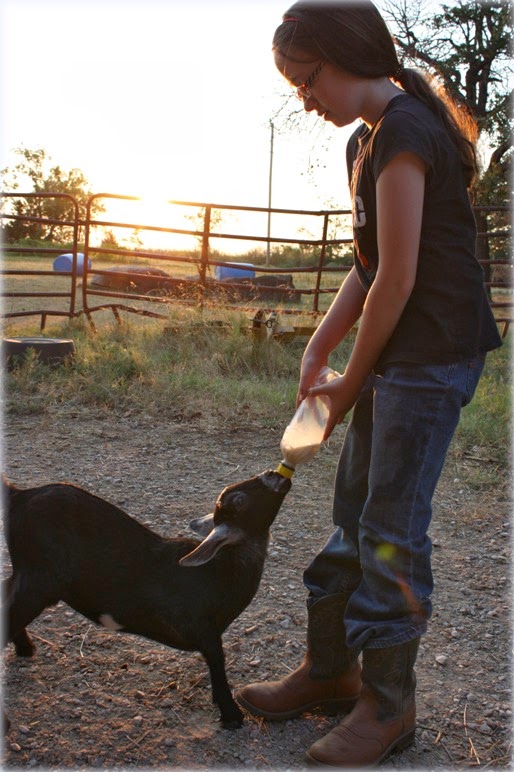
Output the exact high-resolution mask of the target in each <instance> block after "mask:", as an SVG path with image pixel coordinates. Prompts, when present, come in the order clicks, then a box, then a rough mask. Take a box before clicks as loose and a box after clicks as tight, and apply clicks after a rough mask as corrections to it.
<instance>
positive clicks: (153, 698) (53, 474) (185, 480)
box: [2, 406, 512, 769]
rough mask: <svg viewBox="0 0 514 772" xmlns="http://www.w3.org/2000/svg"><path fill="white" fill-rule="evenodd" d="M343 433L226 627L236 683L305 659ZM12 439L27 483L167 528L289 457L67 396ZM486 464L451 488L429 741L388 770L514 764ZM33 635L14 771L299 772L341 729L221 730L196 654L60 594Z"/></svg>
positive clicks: (259, 443) (263, 433) (468, 465)
mask: <svg viewBox="0 0 514 772" xmlns="http://www.w3.org/2000/svg"><path fill="white" fill-rule="evenodd" d="M342 431H343V430H342V429H338V430H337V431H336V433H335V434H336V435H337V436H336V437H335V439H333V440H331V442H330V443H329V444H328V446H327V447H323V448H322V449H321V451H320V453H319V454H318V456H317V457H316V459H314V460H313V461H312V462H310V464H308V465H306V466H304V467H302V468H300V469H299V471H298V473H297V475H296V479H295V480H294V484H293V488H292V490H291V492H290V493H289V495H288V496H287V498H286V500H285V502H284V505H283V507H282V509H281V511H280V513H279V515H278V518H277V520H276V523H275V526H274V528H273V537H272V542H271V544H270V548H269V554H268V559H267V562H266V565H265V570H264V574H263V578H262V582H261V586H260V588H259V591H258V593H257V595H256V597H255V599H254V600H253V602H252V603H251V604H250V606H249V607H248V608H247V609H246V610H245V611H244V612H243V614H242V615H241V616H240V617H239V618H238V619H237V620H236V621H235V622H234V623H233V625H232V626H231V627H230V628H229V629H228V631H227V632H226V634H225V636H224V642H225V650H226V658H227V673H228V677H229V681H230V683H231V684H232V686H233V687H239V686H242V685H243V684H245V683H248V682H250V681H255V680H265V679H270V678H275V677H280V676H282V675H284V674H285V673H287V672H288V671H289V670H290V669H294V668H295V667H296V665H297V664H298V663H299V662H300V660H301V659H302V656H303V652H304V646H305V626H306V611H305V594H304V590H303V587H302V582H301V577H302V570H303V567H304V566H305V565H306V564H307V562H308V561H309V560H310V559H311V557H312V556H313V555H314V554H315V553H316V552H317V550H318V549H319V548H320V547H321V546H322V544H323V543H324V541H325V539H326V538H327V536H328V535H329V533H330V531H331V522H330V505H331V489H332V477H333V473H334V468H335V463H336V459H337V455H338V450H339V446H340V440H341V436H342ZM4 433H5V461H4V466H5V468H6V473H7V475H8V477H9V478H10V479H11V480H12V481H13V482H15V483H16V484H18V485H20V486H31V485H36V484H42V483H47V482H56V481H60V480H67V481H69V482H74V483H76V484H78V485H81V486H83V487H85V488H87V489H88V490H90V491H92V492H94V493H96V494H98V495H100V496H103V497H105V498H107V499H109V500H110V501H112V502H113V503H115V504H117V505H118V506H121V507H122V508H124V509H125V510H126V511H128V512H129V513H130V514H131V515H133V516H134V517H136V518H137V519H139V520H141V521H142V522H145V523H146V524H148V525H150V526H151V527H152V528H154V529H155V530H157V531H158V532H160V533H162V534H163V535H168V536H175V535H179V534H186V533H188V528H187V525H188V522H189V520H190V519H191V518H192V517H196V516H199V515H203V514H207V512H209V511H211V509H212V506H213V504H214V501H215V499H216V498H217V496H218V494H219V492H220V491H221V490H222V488H224V487H225V485H228V484H230V483H232V482H236V481H238V480H242V479H245V478H246V477H250V476H252V475H254V474H256V473H258V472H260V471H262V470H263V469H266V468H268V467H271V466H274V465H275V464H276V463H277V461H278V460H280V459H279V451H278V446H279V441H280V436H279V435H278V434H277V433H276V432H274V431H272V430H270V429H263V428H262V427H261V426H259V425H257V424H256V425H251V424H249V423H248V420H247V419H246V418H245V416H244V414H241V415H238V414H237V413H236V414H234V416H233V417H232V419H231V421H230V422H227V421H225V422H223V423H220V422H216V420H215V419H213V418H211V417H209V416H204V415H199V414H198V415H195V416H189V417H188V416H181V417H175V418H172V419H165V418H164V417H163V416H155V415H146V414H142V413H141V412H138V411H137V410H133V411H129V412H125V413H121V412H120V413H116V412H112V411H105V412H104V411H97V412H94V411H92V410H88V409H71V408H67V407H66V406H63V407H61V408H59V409H58V408H57V407H56V408H54V409H50V410H49V411H46V412H44V413H35V414H27V415H19V414H13V415H11V416H9V415H8V416H7V418H6V423H5V432H4ZM488 463H489V462H488V460H487V459H486V458H482V457H480V455H479V454H478V452H477V455H476V456H474V457H471V456H470V457H467V458H463V459H460V460H458V461H456V460H455V459H454V458H451V459H450V460H449V461H448V463H447V465H446V468H445V471H444V474H443V478H442V480H441V483H440V485H439V488H438V491H437V494H436V499H435V511H434V522H433V526H432V531H431V536H432V539H433V543H434V555H433V564H434V572H435V580H436V590H435V594H434V609H435V611H434V616H433V619H432V622H431V625H430V629H429V633H428V634H427V635H426V636H425V637H424V639H423V641H422V645H421V650H420V656H419V659H418V665H417V675H418V698H417V702H418V729H417V734H416V742H415V744H414V745H413V746H411V747H410V748H409V749H408V750H406V751H404V752H403V753H401V754H397V755H396V756H394V757H392V758H390V759H389V760H388V761H386V762H385V763H384V764H383V766H384V767H389V768H393V769H413V768H414V769H453V768H455V767H480V766H482V767H489V768H493V769H495V768H500V767H509V766H510V745H511V736H510V732H511V719H512V715H511V678H510V665H509V653H510V629H511V628H510V598H511V588H510V532H509V529H510V517H509V502H508V490H509V485H508V481H507V480H506V481H505V485H504V486H497V487H495V488H491V487H487V486H486V487H482V488H481V487H479V486H476V485H475V484H473V480H476V472H477V468H478V469H482V470H486V469H487V465H488ZM2 543H3V542H2ZM3 549H4V557H5V548H3ZM8 570H9V566H8V561H7V558H5V559H4V573H8ZM30 631H31V634H32V635H33V637H34V640H35V642H36V644H37V646H38V651H37V654H36V657H35V658H34V659H32V660H22V659H19V660H17V659H16V657H15V656H14V652H13V649H12V647H11V646H8V647H7V649H6V654H5V657H4V702H5V706H6V711H7V713H8V715H9V716H10V719H11V722H12V724H11V729H10V731H9V733H8V735H7V737H6V740H5V747H4V759H3V764H4V766H5V767H6V768H25V767H41V768H49V769H61V768H82V767H99V768H105V769H110V768H118V767H120V768H121V767H127V768H129V767H142V768H147V767H148V768H151V767H161V768H167V767H170V768H180V769H205V768H210V767H219V768H226V769H238V768H242V767H245V768H249V769H300V768H302V767H303V766H304V751H305V750H306V748H308V747H309V745H310V744H311V743H312V742H314V741H315V740H316V739H317V738H318V737H320V736H322V735H323V734H325V733H326V732H327V731H328V730H329V729H330V728H331V727H332V726H334V725H335V724H336V723H337V721H338V719H337V718H335V717H332V718H328V717H324V716H321V715H317V714H309V715H306V716H305V717H303V718H301V719H296V720H293V721H287V722H284V723H275V724H273V723H268V722H263V721H261V720H256V719H254V718H251V717H250V716H248V717H247V719H246V722H245V725H244V727H243V728H242V729H239V730H236V731H227V730H223V729H222V728H221V725H220V723H219V720H218V713H217V710H216V709H215V708H214V707H213V705H212V704H211V694H210V686H209V679H208V675H207V669H206V666H205V663H204V662H203V660H202V658H201V657H200V656H199V655H197V654H194V653H187V652H181V651H175V650H172V649H169V648H166V647H164V646H161V645H158V644H155V643H153V642H151V641H146V640H144V639H141V638H137V637H134V636H128V635H120V634H116V633H113V632H110V631H108V630H106V629H103V628H97V627H96V626H95V625H94V624H92V623H91V622H89V621H88V620H85V619H84V618H82V617H80V616H79V615H78V614H76V613H75V612H74V611H72V610H71V609H69V608H68V607H67V606H65V605H64V604H59V605H58V606H57V607H55V608H53V609H48V610H47V611H45V612H44V613H43V614H42V615H41V616H40V617H39V619H37V620H36V621H35V622H33V623H32V625H31V626H30Z"/></svg>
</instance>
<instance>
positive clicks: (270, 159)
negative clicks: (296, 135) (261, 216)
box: [266, 121, 275, 265]
mask: <svg viewBox="0 0 514 772" xmlns="http://www.w3.org/2000/svg"><path fill="white" fill-rule="evenodd" d="M269 125H270V128H271V137H270V152H269V182H268V239H269V238H270V235H271V189H272V181H273V134H274V130H275V127H274V126H273V121H270V122H269ZM270 247H271V245H270V242H269V241H268V242H267V249H266V265H269V261H270Z"/></svg>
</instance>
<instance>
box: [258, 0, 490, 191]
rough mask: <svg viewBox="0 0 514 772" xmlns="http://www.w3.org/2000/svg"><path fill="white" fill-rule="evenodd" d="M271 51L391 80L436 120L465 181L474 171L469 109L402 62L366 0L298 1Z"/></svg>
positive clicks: (473, 130) (474, 129)
mask: <svg viewBox="0 0 514 772" xmlns="http://www.w3.org/2000/svg"><path fill="white" fill-rule="evenodd" d="M273 50H274V51H276V52H278V53H280V54H281V55H282V56H283V57H285V58H287V59H290V60H292V61H295V57H311V58H312V61H315V60H317V59H326V60H327V61H328V62H331V63H332V64H333V65H334V66H335V67H339V68H340V69H341V70H344V71H345V72H349V73H351V74H352V75H357V76H358V77H361V78H380V77H384V76H385V77H389V78H392V79H393V80H395V81H396V82H397V83H398V84H399V85H400V86H401V87H402V89H403V90H404V91H405V92H406V93H407V94H411V95H412V96H414V97H417V98H418V99H419V100H420V101H421V102H423V103H424V104H426V105H427V107H429V108H430V110H432V112H434V113H435V114H436V115H437V116H438V117H439V118H440V120H441V121H442V123H443V125H444V126H445V128H446V130H447V131H448V134H449V136H450V138H451V140H452V142H453V143H454V145H455V147H456V148H457V150H458V152H459V154H460V157H461V161H462V166H463V170H464V175H465V178H466V183H467V185H468V187H469V186H470V185H471V183H472V182H473V179H474V177H475V174H476V172H477V161H476V153H475V142H476V139H477V133H478V132H477V125H476V122H475V120H474V119H473V116H472V114H471V112H470V110H469V109H468V108H467V106H466V105H464V104H459V103H457V102H455V101H454V99H453V98H452V97H451V95H450V94H449V92H448V91H447V90H446V89H445V88H444V86H443V85H442V82H441V81H439V80H438V79H436V78H434V77H431V76H430V75H428V73H421V72H419V71H418V70H414V69H412V68H407V67H404V66H403V65H402V63H401V62H400V61H399V59H398V55H397V53H396V48H395V45H394V40H393V38H392V36H391V33H390V32H389V30H388V28H387V25H386V23H385V21H384V20H383V18H382V16H381V15H380V13H379V12H378V10H377V8H376V7H375V6H374V5H373V3H372V2H370V0H347V1H345V0H338V1H337V2H330V3H327V2H317V0H299V2H296V3H295V4H294V5H292V6H291V7H290V8H289V10H288V11H286V13H285V14H284V17H283V21H282V24H281V25H280V26H279V27H278V28H277V30H276V31H275V35H274V37H273ZM296 61H305V60H304V59H296Z"/></svg>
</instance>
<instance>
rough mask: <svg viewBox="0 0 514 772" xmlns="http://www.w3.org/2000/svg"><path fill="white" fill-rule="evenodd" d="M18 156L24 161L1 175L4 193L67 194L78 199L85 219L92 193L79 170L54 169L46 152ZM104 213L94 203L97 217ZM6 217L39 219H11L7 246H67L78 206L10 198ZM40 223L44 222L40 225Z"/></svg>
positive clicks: (20, 152)
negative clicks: (35, 242)
mask: <svg viewBox="0 0 514 772" xmlns="http://www.w3.org/2000/svg"><path fill="white" fill-rule="evenodd" d="M15 153H16V154H17V155H18V156H19V158H20V160H19V162H18V163H17V164H16V165H15V166H14V167H13V168H6V169H3V170H2V171H1V172H0V177H1V179H2V188H3V190H4V192H6V193H9V192H13V193H14V192H18V191H23V192H27V193H29V192H30V193H64V194H67V195H69V196H73V198H75V199H76V201H77V204H78V208H79V218H80V219H84V218H85V215H86V203H87V199H88V198H89V196H90V195H91V191H90V190H89V187H88V181H87V179H86V177H85V176H84V174H83V173H82V172H81V171H80V170H79V169H71V170H70V171H63V169H61V167H60V166H54V165H52V161H51V158H50V157H49V156H48V155H47V153H46V151H45V150H43V149H42V148H39V149H36V150H30V149H26V148H21V147H20V148H17V149H16V150H15ZM103 211H105V208H104V206H103V205H101V204H100V203H97V202H96V201H95V202H93V206H92V214H93V215H94V214H98V213H100V212H103ZM3 213H4V214H6V215H9V214H12V215H15V216H18V217H22V218H36V220H35V221H30V220H28V219H23V220H9V219H7V220H6V224H5V225H4V227H3V235H4V239H5V241H6V242H7V243H13V242H15V241H19V240H21V239H27V238H28V239H37V240H42V241H48V242H54V241H57V242H64V243H65V242H66V241H70V240H71V239H72V236H73V225H72V223H73V220H74V206H73V203H72V202H71V201H69V200H68V199H66V198H59V197H57V198H54V197H48V198H46V197H26V198H25V197H24V196H20V197H19V198H18V197H16V198H12V199H10V198H7V199H4V202H3ZM38 219H39V220H43V221H42V222H39V221H37V220H38ZM45 221H46V222H45ZM50 221H51V222H50Z"/></svg>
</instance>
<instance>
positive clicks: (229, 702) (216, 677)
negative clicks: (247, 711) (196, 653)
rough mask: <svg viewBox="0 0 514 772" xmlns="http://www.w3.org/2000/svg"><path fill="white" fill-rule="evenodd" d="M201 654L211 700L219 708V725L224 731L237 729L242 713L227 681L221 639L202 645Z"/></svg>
mask: <svg viewBox="0 0 514 772" xmlns="http://www.w3.org/2000/svg"><path fill="white" fill-rule="evenodd" d="M201 653H202V654H203V656H204V657H205V661H206V662H207V665H208V666H209V672H210V675H211V688H212V700H213V702H215V703H216V705H217V706H218V708H219V711H220V714H221V723H222V725H223V727H224V728H225V729H239V728H240V727H241V726H242V725H243V713H242V712H241V710H240V709H239V707H238V706H237V705H236V703H235V701H234V698H233V697H232V691H231V689H230V686H229V684H228V681H227V674H226V672H225V655H224V653H223V645H222V642H221V637H220V636H213V637H212V638H211V639H210V641H209V643H208V644H205V643H204V646H203V648H202V650H201Z"/></svg>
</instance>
